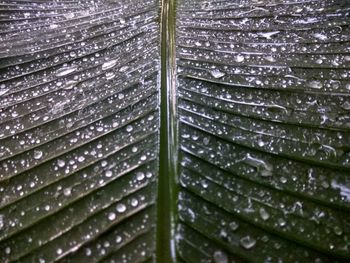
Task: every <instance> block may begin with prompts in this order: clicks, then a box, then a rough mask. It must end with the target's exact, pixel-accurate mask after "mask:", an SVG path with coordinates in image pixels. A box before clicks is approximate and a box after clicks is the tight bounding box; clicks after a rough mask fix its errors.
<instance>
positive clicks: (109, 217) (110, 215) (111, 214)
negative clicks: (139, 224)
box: [108, 213, 117, 221]
mask: <svg viewBox="0 0 350 263" xmlns="http://www.w3.org/2000/svg"><path fill="white" fill-rule="evenodd" d="M116 217H117V216H116V214H115V213H109V214H108V220H110V221H113V220H115V218H116Z"/></svg>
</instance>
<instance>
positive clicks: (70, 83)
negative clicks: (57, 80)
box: [62, 80, 78, 90]
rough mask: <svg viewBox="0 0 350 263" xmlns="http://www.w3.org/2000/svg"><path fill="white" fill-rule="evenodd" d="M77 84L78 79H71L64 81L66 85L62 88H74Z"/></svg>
mask: <svg viewBox="0 0 350 263" xmlns="http://www.w3.org/2000/svg"><path fill="white" fill-rule="evenodd" d="M77 84H78V81H75V80H69V81H67V82H66V83H64V86H63V87H62V89H64V90H71V89H73V88H74V87H75V86H76V85H77Z"/></svg>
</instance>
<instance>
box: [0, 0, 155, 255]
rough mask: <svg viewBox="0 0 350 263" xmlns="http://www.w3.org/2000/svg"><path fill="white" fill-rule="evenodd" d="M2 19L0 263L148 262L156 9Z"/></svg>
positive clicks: (21, 10) (19, 7)
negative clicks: (114, 260) (115, 260)
mask: <svg viewBox="0 0 350 263" xmlns="http://www.w3.org/2000/svg"><path fill="white" fill-rule="evenodd" d="M0 9H1V21H2V22H1V33H0V34H1V40H2V41H1V44H0V46H1V47H0V57H1V58H0V61H1V63H0V65H1V66H0V67H1V77H0V80H1V84H0V89H1V91H0V94H1V97H0V98H1V103H0V105H1V117H0V140H1V143H0V145H1V146H0V159H1V160H0V161H1V165H0V174H1V175H0V192H1V198H0V200H1V201H0V259H1V260H0V261H1V262H14V261H20V262H53V261H60V262H97V261H111V260H113V259H120V258H124V257H126V258H127V259H128V260H129V261H130V262H140V261H144V260H147V259H151V258H154V256H155V239H156V238H155V237H156V236H155V233H156V232H155V231H156V229H155V220H156V208H155V200H156V193H157V191H156V189H157V183H156V179H157V174H158V144H159V135H158V129H159V100H158V96H159V95H158V91H159V85H158V78H159V63H160V59H159V47H158V46H159V25H158V16H159V15H158V9H159V6H158V5H157V4H156V1H149V0H145V1H107V0H103V1H86V2H84V1H82V2H81V1H79V2H78V1H54V2H43V1H29V2H28V1H17V2H13V3H12V1H4V2H3V3H2V4H1V6H0Z"/></svg>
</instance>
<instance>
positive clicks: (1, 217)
mask: <svg viewBox="0 0 350 263" xmlns="http://www.w3.org/2000/svg"><path fill="white" fill-rule="evenodd" d="M4 225H5V224H4V215H1V214H0V230H1V229H2V228H3V227H4Z"/></svg>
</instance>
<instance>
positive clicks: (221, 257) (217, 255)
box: [213, 250, 228, 263]
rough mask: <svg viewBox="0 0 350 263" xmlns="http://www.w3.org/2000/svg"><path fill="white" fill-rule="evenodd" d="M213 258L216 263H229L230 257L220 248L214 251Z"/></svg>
mask: <svg viewBox="0 0 350 263" xmlns="http://www.w3.org/2000/svg"><path fill="white" fill-rule="evenodd" d="M213 260H214V262H215V263H228V257H227V255H226V253H225V252H223V251H220V250H217V251H215V252H214V254H213Z"/></svg>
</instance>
